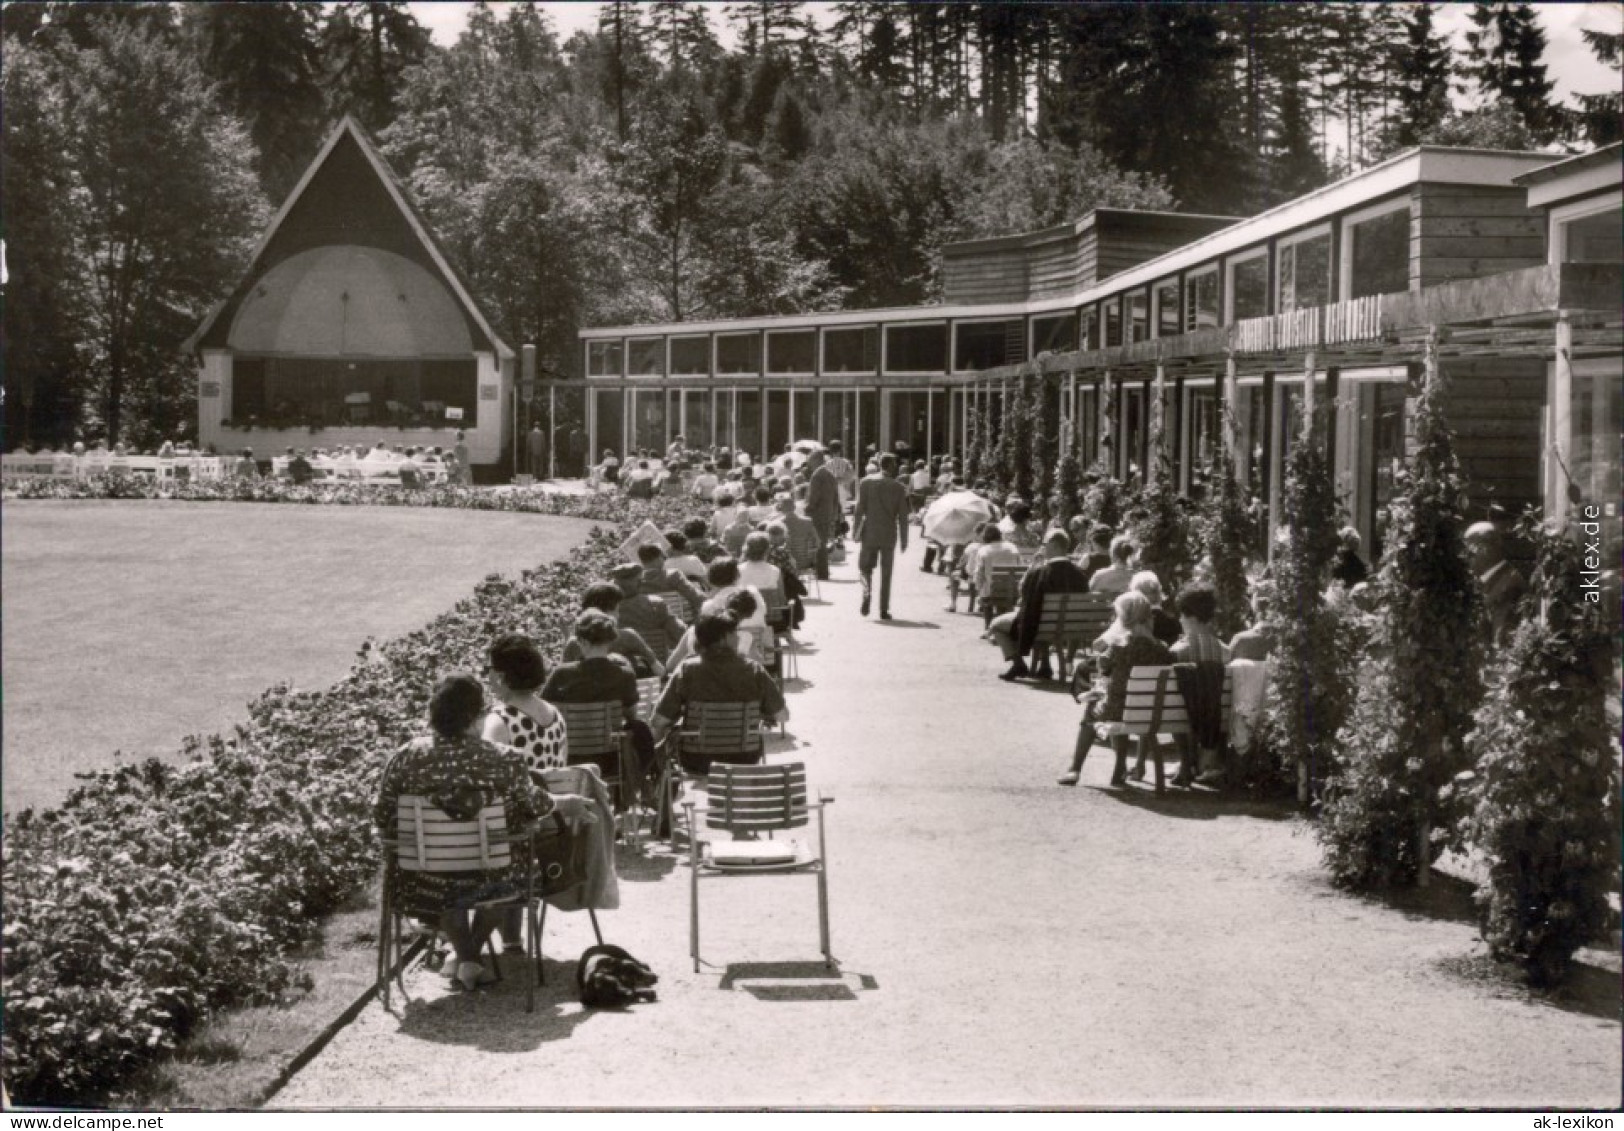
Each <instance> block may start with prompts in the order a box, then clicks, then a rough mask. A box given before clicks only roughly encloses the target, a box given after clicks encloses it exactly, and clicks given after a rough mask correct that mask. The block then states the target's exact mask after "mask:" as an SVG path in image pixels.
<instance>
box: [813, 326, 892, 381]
mask: <svg viewBox="0 0 1624 1131" xmlns="http://www.w3.org/2000/svg"><path fill="white" fill-rule="evenodd" d="M865 330H873V331H874V334H875V336H876V338H878V339H880V340H879V341H876V342H875V343H874V365H873V367H872V368H870V369H830V368H829V335H830V334H840V333H862V332H863V331H865ZM883 348H884V332H883V327H882V326H881V324H880V323H878V322H864V323H861V324H859V325H854V326H820V327H818V372H819V373H820V374H830V375H835V376H840V377H874V376H877V375H878V374H879V371H880V362H881V360H882V358H881V351H882V350H883Z"/></svg>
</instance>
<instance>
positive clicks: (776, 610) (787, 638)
mask: <svg viewBox="0 0 1624 1131" xmlns="http://www.w3.org/2000/svg"><path fill="white" fill-rule="evenodd" d="M761 598H762V600H763V601H765V602H766V603H767V609H766V619H767V627H768V629H770V630H771V631H772V634H773V651H774V653H775V655H776V657H777V660H776V665H777V669H778V670H777V672H776V673H775V674H776V675H777V676H778V680H779V682H780V683H782V682H783V680H784V676H785V674H786V673H787V674H788V675H789V677H790V678H791V679H799V678H800V667H799V665H798V664H797V663H796V662H795V630H794V627H793V623H794V611H793V610H792V609H791V608H790V607H789V601H788V599H787V598H785V596H784V591H783V590H782V589H763V590H762V591H761ZM786 656H787V657H788V658H789V662H788V664H787V665H786V664H785V663H784V659H783V657H786Z"/></svg>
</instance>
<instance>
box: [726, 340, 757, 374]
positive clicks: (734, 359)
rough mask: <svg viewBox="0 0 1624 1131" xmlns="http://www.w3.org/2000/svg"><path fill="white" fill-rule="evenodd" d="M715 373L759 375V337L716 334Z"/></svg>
mask: <svg viewBox="0 0 1624 1131" xmlns="http://www.w3.org/2000/svg"><path fill="white" fill-rule="evenodd" d="M716 372H717V373H718V374H738V375H740V376H747V377H756V376H759V375H760V374H761V335H760V334H757V333H748V334H717V335H716Z"/></svg>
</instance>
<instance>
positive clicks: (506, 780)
mask: <svg viewBox="0 0 1624 1131" xmlns="http://www.w3.org/2000/svg"><path fill="white" fill-rule="evenodd" d="M484 720H485V692H484V689H483V688H481V687H480V686H479V681H478V680H477V679H475V678H474V677H473V676H471V675H468V674H466V673H463V672H454V673H452V674H449V675H446V676H443V677H441V679H440V680H439V682H438V683H436V684H435V685H434V693H433V696H432V697H431V698H430V700H429V725H430V726H431V727H432V728H433V731H434V733H433V736H432V737H428V738H416V739H413V740H412V741H411V742H408V743H407V744H406V745H405V746H403V747H401V748H400V749H399V750H398V751H396V753H395V755H394V757H393V758H391V759H390V761H389V764H388V765H387V766H385V767H384V771H383V776H382V778H381V779H380V780H379V783H378V799H377V802H376V803H375V804H374V806H373V820H374V822H376V824H377V826H378V828H379V829H380V830H381V831H382V832H383V835H384V836H386V837H395V836H397V835H399V827H398V819H399V800H400V798H401V797H402V796H404V795H408V794H411V795H416V796H420V797H425V798H427V799H428V801H429V802H430V804H432V805H434V806H435V807H437V808H439V809H440V810H442V811H443V812H444V813H445V814H446V815H447V816H449V817H451V818H452V819H453V820H471V819H473V817H474V816H475V814H477V813H478V812H479V810H480V809H481V808H483V807H485V806H487V805H492V804H495V803H496V802H498V801H500V802H502V803H503V805H504V807H505V809H506V817H507V824H508V828H510V829H516V828H520V827H522V826H524V825H527V824H530V823H531V822H533V821H535V820H537V819H539V818H541V817H545V816H547V815H548V814H550V813H551V812H552V810H553V809H554V807H555V804H556V806H557V807H558V808H559V810H560V811H561V812H563V813H564V815H565V816H579V815H580V814H581V813H582V812H584V807H583V803H582V800H581V799H580V798H579V797H573V798H570V799H566V798H565V797H559V798H557V799H556V802H555V799H554V798H552V797H550V796H549V795H548V794H547V792H546V790H543V789H541V788H539V787H538V786H537V785H536V784H535V782H534V781H533V780H532V779H531V777H530V773H529V770H528V768H527V767H526V766H525V764H524V760H523V758H521V757H520V755H519V754H518V753H517V752H516V751H514V750H511V749H508V748H506V747H501V746H496V745H494V744H492V743H489V742H486V741H485V740H484V739H482V738H481V737H480V736H479V732H480V728H481V726H482V725H483V724H484ZM504 882H506V883H509V884H511V885H512V887H511V891H510V892H505V891H503V890H502V887H501V885H502V884H503V883H504ZM396 883H397V885H398V886H397V889H396V890H397V894H398V896H399V899H400V907H401V909H402V910H403V911H405V912H406V913H407V914H409V915H413V916H415V917H417V918H420V919H424V918H431V919H437V920H438V926H439V929H440V930H442V931H444V932H445V934H446V936H447V937H448V938H449V939H450V940H451V945H452V947H453V949H454V950H455V951H456V959H457V960H456V962H455V963H454V964H453V965H452V967H451V969H450V972H449V973H450V977H451V979H452V981H453V983H454V984H455V985H457V986H460V987H461V988H463V989H467V990H472V989H474V988H475V987H477V986H478V985H480V984H481V983H482V982H486V981H489V980H490V975H489V974H488V973H487V972H486V970H485V968H484V965H483V964H482V963H481V962H480V957H479V952H480V947H481V946H482V945H483V943H484V940H485V939H486V938H487V937H488V936H489V935H490V933H491V931H492V930H493V929H494V928H495V927H496V926H497V921H498V918H499V917H500V913H499V912H496V911H481V910H474V904H476V903H478V902H481V901H484V900H487V899H491V898H496V897H500V896H502V895H504V894H517V893H518V892H519V890H520V889H519V887H518V884H519V876H518V869H517V867H514V868H512V869H511V875H510V876H509V877H508V878H507V880H506V881H503V880H502V879H501V878H500V877H498V878H497V879H496V880H495V882H494V884H493V881H492V878H491V877H489V876H487V875H484V874H481V873H472V874H463V873H455V872H408V871H402V872H400V873H399V875H398V876H397V877H396ZM470 915H471V916H472V920H473V921H472V923H471V924H470V922H469V918H470Z"/></svg>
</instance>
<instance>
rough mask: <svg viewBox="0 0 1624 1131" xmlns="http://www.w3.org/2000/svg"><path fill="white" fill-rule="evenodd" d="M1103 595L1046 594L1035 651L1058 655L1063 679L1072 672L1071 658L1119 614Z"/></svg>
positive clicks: (1109, 625) (1057, 663) (1090, 642)
mask: <svg viewBox="0 0 1624 1131" xmlns="http://www.w3.org/2000/svg"><path fill="white" fill-rule="evenodd" d="M1111 600H1112V599H1111V597H1109V596H1108V595H1106V594H1104V593H1045V594H1044V595H1043V610H1042V612H1041V613H1040V614H1039V617H1038V632H1037V641H1036V644H1035V648H1036V649H1041V648H1043V647H1048V648H1050V649H1052V650H1053V651H1054V653H1055V667H1056V669H1057V671H1058V672H1059V674H1060V678H1061V679H1066V678H1067V675H1068V672H1069V671H1070V667H1071V661H1072V657H1073V656H1075V655H1076V654H1077V652H1078V651H1079V650H1080V649H1083V648H1086V647H1088V646H1089V645H1090V644H1092V643H1093V642H1094V640H1095V639H1096V638H1097V637H1098V636H1099V635H1100V633H1102V632H1104V631H1105V630H1106V629H1107V628H1110V627H1111V622H1112V620H1114V619H1115V617H1116V610H1115V608H1114V607H1113V606H1112V604H1111Z"/></svg>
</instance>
